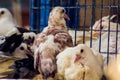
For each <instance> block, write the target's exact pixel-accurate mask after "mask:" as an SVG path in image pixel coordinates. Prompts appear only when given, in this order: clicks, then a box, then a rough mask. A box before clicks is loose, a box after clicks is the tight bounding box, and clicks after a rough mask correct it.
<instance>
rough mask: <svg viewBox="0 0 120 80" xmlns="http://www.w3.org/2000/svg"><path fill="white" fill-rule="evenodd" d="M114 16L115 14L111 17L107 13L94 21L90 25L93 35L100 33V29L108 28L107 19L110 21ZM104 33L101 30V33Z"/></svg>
mask: <svg viewBox="0 0 120 80" xmlns="http://www.w3.org/2000/svg"><path fill="white" fill-rule="evenodd" d="M114 17H116V15H113V16H111V17H110V16H109V15H108V16H105V17H103V18H102V19H100V20H98V21H96V22H95V24H94V25H93V27H92V29H93V30H94V31H93V32H92V35H93V37H98V36H99V35H100V30H101V31H102V30H108V27H109V26H108V25H109V21H111V20H112V19H113V18H114ZM109 19H110V20H109ZM104 33H105V31H102V32H101V34H104Z"/></svg>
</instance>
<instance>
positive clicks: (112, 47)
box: [93, 15, 120, 53]
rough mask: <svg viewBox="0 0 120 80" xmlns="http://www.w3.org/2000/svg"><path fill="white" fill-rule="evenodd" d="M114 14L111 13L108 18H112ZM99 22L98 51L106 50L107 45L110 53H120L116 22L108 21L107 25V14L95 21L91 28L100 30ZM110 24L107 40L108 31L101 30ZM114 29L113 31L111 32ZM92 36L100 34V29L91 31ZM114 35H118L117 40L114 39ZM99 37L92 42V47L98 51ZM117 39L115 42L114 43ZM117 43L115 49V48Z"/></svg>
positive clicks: (119, 34) (119, 38) (119, 28)
mask: <svg viewBox="0 0 120 80" xmlns="http://www.w3.org/2000/svg"><path fill="white" fill-rule="evenodd" d="M115 16H116V15H113V16H112V17H110V20H111V19H113V18H114V17H115ZM100 24H101V31H102V32H101V46H100V49H101V50H100V51H101V52H107V50H108V47H109V52H110V53H116V50H117V53H120V46H119V45H120V32H118V35H116V31H117V23H113V22H110V25H109V16H107V17H106V16H105V17H103V18H102V19H101V20H98V21H96V22H95V24H94V25H93V30H100ZM109 26H110V34H109V42H108V32H105V31H103V30H107V31H108V28H109ZM118 30H120V25H119V24H118ZM113 31H114V32H113ZM93 36H96V37H99V36H100V31H93ZM116 37H118V40H116ZM99 41H100V40H99V38H98V40H97V41H96V42H95V43H94V44H93V48H94V49H95V50H97V51H99V48H98V47H99V45H100V43H99ZM116 41H117V44H116ZM108 43H109V46H108ZM116 45H117V49H116Z"/></svg>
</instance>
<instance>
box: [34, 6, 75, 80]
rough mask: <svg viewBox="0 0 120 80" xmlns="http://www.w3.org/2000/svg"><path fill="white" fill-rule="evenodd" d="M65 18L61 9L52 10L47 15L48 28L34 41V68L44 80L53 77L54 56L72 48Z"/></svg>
mask: <svg viewBox="0 0 120 80" xmlns="http://www.w3.org/2000/svg"><path fill="white" fill-rule="evenodd" d="M65 18H67V19H69V17H68V16H67V14H66V11H65V9H64V8H63V7H55V8H53V9H52V10H51V12H50V15H49V21H48V26H47V27H46V28H44V30H43V31H42V32H41V33H39V34H38V35H37V37H36V39H35V41H34V45H33V48H34V59H35V60H34V67H35V69H38V70H39V72H40V73H41V74H42V76H43V78H44V79H47V78H48V77H54V75H55V72H56V55H58V54H59V52H61V51H63V50H64V49H65V48H66V47H70V46H73V42H72V38H71V36H70V35H69V34H68V31H67V26H66V21H65Z"/></svg>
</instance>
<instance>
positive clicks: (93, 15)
mask: <svg viewBox="0 0 120 80" xmlns="http://www.w3.org/2000/svg"><path fill="white" fill-rule="evenodd" d="M91 14H92V17H91V24H90V27H91V28H90V47H92V31H93V28H92V26H93V23H94V22H95V0H92V13H91Z"/></svg>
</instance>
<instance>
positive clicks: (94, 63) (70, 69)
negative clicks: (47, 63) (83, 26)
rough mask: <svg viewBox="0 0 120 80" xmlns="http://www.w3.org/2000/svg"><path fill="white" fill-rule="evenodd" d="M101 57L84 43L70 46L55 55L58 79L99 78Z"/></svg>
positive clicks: (83, 79)
mask: <svg viewBox="0 0 120 80" xmlns="http://www.w3.org/2000/svg"><path fill="white" fill-rule="evenodd" d="M102 61H103V58H102V57H101V61H100V58H98V57H97V56H96V55H95V54H94V52H93V51H92V49H91V48H89V47H87V46H86V45H84V44H79V45H77V46H76V47H70V48H67V49H65V50H64V51H63V52H61V53H59V54H58V55H57V75H58V78H59V79H60V80H100V79H101V78H102V75H103V71H102V64H103V63H101V62H102Z"/></svg>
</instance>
